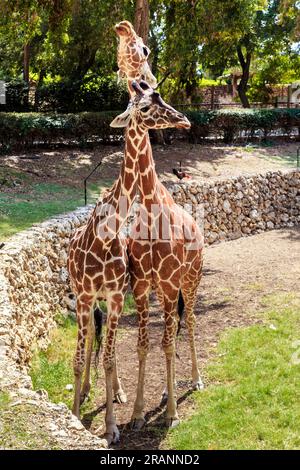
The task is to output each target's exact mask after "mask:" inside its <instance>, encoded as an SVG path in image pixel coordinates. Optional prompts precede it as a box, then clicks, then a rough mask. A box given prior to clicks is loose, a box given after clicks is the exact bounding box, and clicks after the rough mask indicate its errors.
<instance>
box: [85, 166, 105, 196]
mask: <svg viewBox="0 0 300 470" xmlns="http://www.w3.org/2000/svg"><path fill="white" fill-rule="evenodd" d="M101 163H102V160H101V161H100V162H99V163H98V164H97V165H96V166H95V168H94V169H93V170H92V171H91V172H90V174H89V175H88V176H87V177H86V178H85V179H84V203H85V205H87V181H88V179H89V178H90V177H91V176H92V174H93V173H95V171H96V170H97V168H99V166H100V165H101Z"/></svg>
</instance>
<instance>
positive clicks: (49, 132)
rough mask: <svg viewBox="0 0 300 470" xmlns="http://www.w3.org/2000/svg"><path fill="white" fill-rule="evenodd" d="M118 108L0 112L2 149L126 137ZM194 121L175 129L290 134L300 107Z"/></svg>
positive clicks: (198, 114)
mask: <svg viewBox="0 0 300 470" xmlns="http://www.w3.org/2000/svg"><path fill="white" fill-rule="evenodd" d="M117 114H118V112H117V111H105V112H87V113H79V114H41V113H0V146H1V147H2V150H3V149H4V150H9V149H10V148H15V147H30V146H32V145H33V144H44V145H50V144H53V143H67V144H73V143H74V144H82V145H84V144H88V143H89V142H99V141H100V142H104V143H107V142H114V141H118V140H120V139H121V138H122V136H123V129H113V128H111V127H110V126H109V124H110V122H111V121H112V119H113V118H114V117H115V116H116V115H117ZM186 115H187V116H188V118H189V119H190V121H191V122H192V128H191V130H190V131H189V132H186V131H185V132H182V131H181V132H178V131H175V132H174V131H171V132H172V134H173V135H177V136H180V137H181V138H188V139H189V140H190V141H192V142H198V141H202V140H203V139H205V138H206V137H208V136H215V137H222V138H223V140H224V141H225V142H232V141H233V140H234V139H236V138H238V137H246V138H248V139H251V138H253V137H255V136H256V135H260V136H263V137H267V136H268V135H269V134H270V133H271V132H272V131H274V130H276V129H280V130H281V132H282V133H284V134H286V135H288V134H290V132H291V131H292V128H295V127H297V128H299V129H300V109H260V110H252V109H250V110H215V111H187V112H186Z"/></svg>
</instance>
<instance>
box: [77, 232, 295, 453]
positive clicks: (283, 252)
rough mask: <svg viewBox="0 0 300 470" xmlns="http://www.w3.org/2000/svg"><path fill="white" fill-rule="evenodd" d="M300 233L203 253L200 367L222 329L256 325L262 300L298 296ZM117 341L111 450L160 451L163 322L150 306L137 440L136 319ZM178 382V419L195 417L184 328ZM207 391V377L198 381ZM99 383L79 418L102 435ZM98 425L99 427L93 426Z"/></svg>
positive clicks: (125, 324) (126, 322) (126, 321)
mask: <svg viewBox="0 0 300 470" xmlns="http://www.w3.org/2000/svg"><path fill="white" fill-rule="evenodd" d="M299 242H300V228H295V229H282V230H276V231H270V232H266V233H262V234H259V235H255V236H252V237H247V238H241V239H239V240H235V241H231V242H225V243H222V244H219V245H214V246H210V247H208V248H206V250H205V263H204V277H203V281H202V283H201V286H200V290H199V297H198V301H197V308H196V315H197V329H196V339H197V344H198V354H199V359H200V364H201V367H203V366H204V365H205V363H206V362H207V361H208V360H209V359H212V357H213V355H214V347H215V346H216V344H217V342H218V339H219V336H220V333H221V332H222V331H223V330H224V329H226V328H233V327H239V326H245V325H248V324H253V323H254V322H259V321H260V320H259V317H256V312H257V311H258V310H261V309H262V299H263V297H264V296H266V295H271V294H275V293H279V292H293V291H294V292H295V291H298V290H299V280H300V243H299ZM120 326H121V328H122V334H121V337H120V339H119V341H118V346H117V351H118V358H119V368H120V376H121V378H122V383H123V387H124V390H125V391H126V393H127V396H128V403H127V404H123V405H118V404H116V406H115V411H116V416H117V423H118V425H119V428H120V430H121V442H120V444H119V445H118V446H116V449H157V448H161V447H163V439H164V437H165V435H166V428H165V427H164V425H163V413H164V410H165V408H164V406H160V397H161V393H162V391H163V389H164V385H165V383H164V382H165V358H164V354H163V352H162V350H161V347H160V343H161V338H162V331H163V323H162V319H161V312H160V311H159V309H158V305H157V303H156V302H155V301H154V302H152V309H151V323H150V338H151V352H150V354H149V357H148V367H147V377H146V386H145V398H146V413H147V414H146V419H147V425H146V426H145V428H144V429H143V430H142V431H140V432H138V433H136V432H133V431H131V430H130V428H129V421H130V416H131V412H132V409H133V403H134V397H135V387H136V381H137V370H138V369H137V364H138V362H137V355H136V342H137V328H136V326H137V320H136V317H135V316H123V317H122V320H121V325H120ZM178 354H179V358H178V359H177V379H178V412H179V416H180V417H181V418H183V417H184V416H186V415H187V414H188V413H190V412H191V411H192V407H193V401H192V399H191V397H190V389H189V385H190V367H191V365H190V355H189V348H188V338H187V332H186V329H185V328H183V330H182V334H181V338H180V339H179V341H178ZM203 380H204V383H205V384H206V385H207V380H206V377H205V376H204V377H203ZM103 386H104V382H103V379H101V380H99V384H98V387H99V388H98V391H97V393H99V408H98V409H96V410H95V411H94V412H93V413H90V414H89V415H85V416H83V423H84V424H85V426H86V427H87V428H88V429H91V430H92V431H93V432H95V429H96V428H97V427H98V426H99V424H102V427H101V426H100V429H98V430H97V434H98V433H100V434H101V431H103V429H104V428H103V423H104V411H105V406H104V403H103V400H102V399H101V396H102V397H103V390H104V389H103ZM96 422H97V425H96Z"/></svg>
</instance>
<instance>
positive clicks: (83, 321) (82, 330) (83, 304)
mask: <svg viewBox="0 0 300 470" xmlns="http://www.w3.org/2000/svg"><path fill="white" fill-rule="evenodd" d="M91 309H92V299H91V298H88V297H82V298H80V299H77V323H78V335H77V346H76V352H75V356H74V362H73V364H74V376H75V393H74V402H73V408H72V412H73V414H74V415H75V416H77V418H80V387H81V376H82V372H83V370H84V365H85V342H86V337H87V334H88V324H89V321H90V315H91Z"/></svg>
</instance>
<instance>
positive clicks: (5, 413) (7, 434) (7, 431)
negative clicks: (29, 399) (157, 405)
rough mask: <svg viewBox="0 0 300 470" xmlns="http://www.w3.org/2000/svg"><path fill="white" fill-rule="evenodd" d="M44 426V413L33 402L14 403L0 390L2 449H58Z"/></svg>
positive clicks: (0, 438) (0, 437)
mask: <svg viewBox="0 0 300 470" xmlns="http://www.w3.org/2000/svg"><path fill="white" fill-rule="evenodd" d="M58 448H59V447H58V445H57V443H56V442H55V440H53V438H50V436H49V435H48V434H47V432H46V431H45V429H44V426H43V415H42V413H40V412H39V410H37V408H36V407H35V406H33V405H31V404H29V403H28V404H26V403H22V404H21V403H18V404H16V405H15V404H14V403H13V401H12V400H11V398H10V397H9V394H8V393H7V392H3V391H0V449H58Z"/></svg>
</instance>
